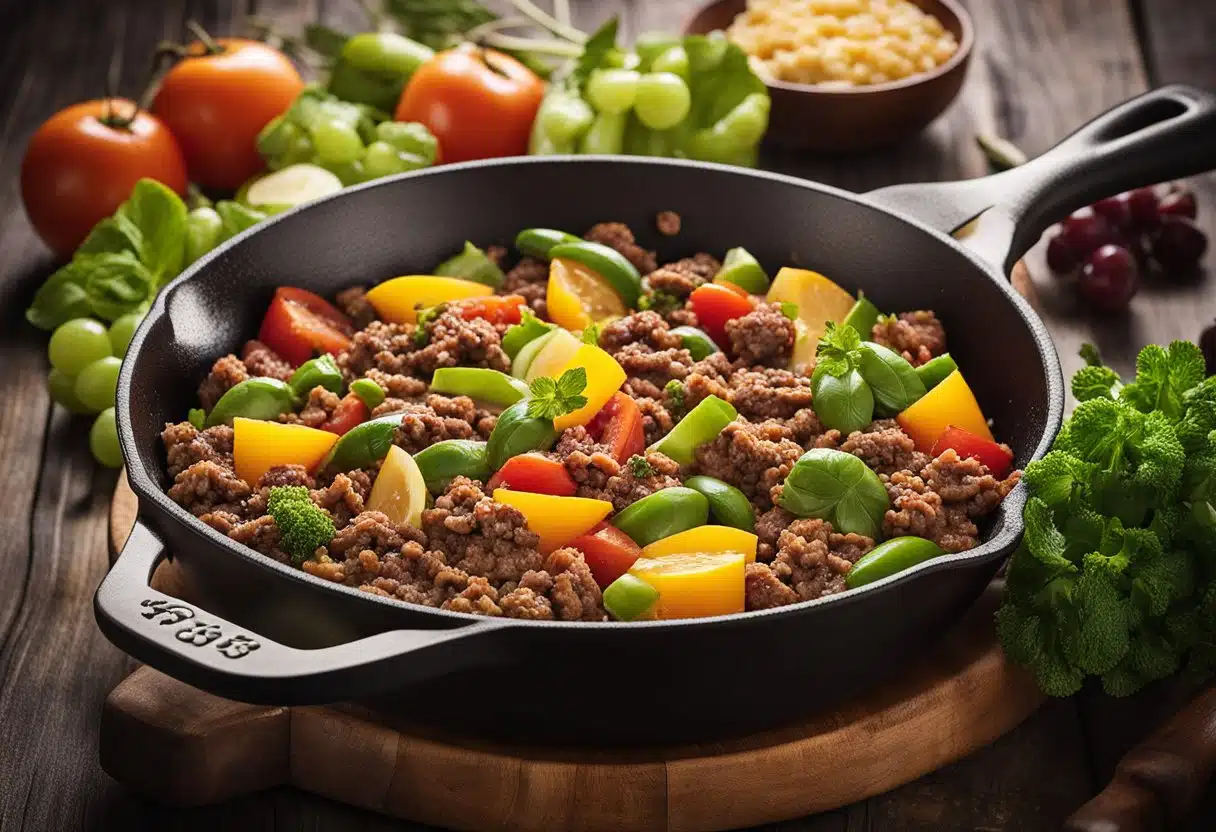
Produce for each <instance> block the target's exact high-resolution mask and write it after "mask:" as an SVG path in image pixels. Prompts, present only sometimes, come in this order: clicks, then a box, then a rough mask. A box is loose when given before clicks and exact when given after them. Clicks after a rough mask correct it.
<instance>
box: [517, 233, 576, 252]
mask: <svg viewBox="0 0 1216 832" xmlns="http://www.w3.org/2000/svg"><path fill="white" fill-rule="evenodd" d="M577 242H579V238H578V237H575V236H574V235H573V234H567V233H566V232H565V231H558V230H557V229H556V228H525V229H524V230H523V231H521V232H519V234H517V235H515V247H516V248H517V249H519V250H520V251H522V252H523V253H524V254H526V255H528V256H529V257H535V258H536V259H537V260H548V259H549V249H551V248H553V247H554V246H556V245H559V244H561V243H577Z"/></svg>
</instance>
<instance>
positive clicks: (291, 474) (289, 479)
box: [258, 465, 316, 489]
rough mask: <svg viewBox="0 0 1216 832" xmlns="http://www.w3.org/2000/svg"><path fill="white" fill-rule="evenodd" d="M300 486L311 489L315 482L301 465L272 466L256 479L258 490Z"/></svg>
mask: <svg viewBox="0 0 1216 832" xmlns="http://www.w3.org/2000/svg"><path fill="white" fill-rule="evenodd" d="M288 485H302V486H304V487H305V488H312V487H314V486H315V485H316V481H315V480H314V479H313V478H312V477H311V476H309V474H308V469H307V468H305V467H304V466H303V465H272V466H271V467H270V468H268V469H266V473H265V474H262V476H261V477H260V478H259V479H258V488H259V489H262V488H276V487H278V486H288Z"/></svg>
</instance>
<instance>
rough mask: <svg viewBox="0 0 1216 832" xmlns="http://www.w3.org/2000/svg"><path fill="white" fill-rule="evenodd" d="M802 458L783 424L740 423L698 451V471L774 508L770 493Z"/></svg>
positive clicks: (730, 427)
mask: <svg viewBox="0 0 1216 832" xmlns="http://www.w3.org/2000/svg"><path fill="white" fill-rule="evenodd" d="M800 456H802V446H800V445H798V444H797V443H795V442H793V441H792V440H791V439H790V438H789V431H788V429H786V428H784V427H783V426H782V425H780V424H776V423H773V422H764V423H760V424H756V423H753V422H748V421H745V420H741V419H740V420H736V421H734V422H731V423H730V424H729V425H727V426H726V427H725V428H724V429H723V430H722V432H721V433H720V434H718V436H717V437H716V438H715V439H714V440H713V441H712V442H707V443H706V444H704V445H702V446H701V447H699V448H697V468H698V470H699V471H700V472H701V473H702V474H706V475H708V476H711V477H717V478H718V479H720V480H722V481H723V482H728V483H730V484H731V485H733V486H735V487H736V488H738V489H739V490H740V491H742V492H743V493H744V494H745V495H746V496H747V498H748V499H749V500H751V501H752V502H754V503H755V504H756V505H757V506H760V507H761V508H766V509H767V508H769V507H770V506H772V498H771V496H770V493H769V492H770V491H771V490H772V488H773V486H775V485H778V484H779V483H782V482H784V481H785V477H786V475H787V474H789V472H790V469H791V468H792V467H794V463H795V462H797V461H798V457H800Z"/></svg>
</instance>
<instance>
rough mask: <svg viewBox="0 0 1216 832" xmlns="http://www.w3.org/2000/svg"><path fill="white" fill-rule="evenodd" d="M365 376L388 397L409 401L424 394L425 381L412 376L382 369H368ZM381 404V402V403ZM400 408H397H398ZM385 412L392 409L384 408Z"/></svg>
mask: <svg viewBox="0 0 1216 832" xmlns="http://www.w3.org/2000/svg"><path fill="white" fill-rule="evenodd" d="M365 377H366V378H368V379H370V380H372V381H374V382H376V384H378V385H380V389H381V390H383V391H384V395H385V396H387V397H388V398H387V399H385V401H388V399H397V400H398V401H407V402H408V401H411V400H414V399H420V398H422V397H423V395H425V394H426V390H427V386H428V385H427V383H426V382H425V381H423V380H422V379H420V378H414V377H413V376H405V375H400V374H392V373H386V372H384V371H383V370H368V371H367V373H366V376H365ZM382 404H383V403H382ZM399 409H400V408H398V410H399ZM384 412H385V413H393V412H394V411H392V410H386V411H384Z"/></svg>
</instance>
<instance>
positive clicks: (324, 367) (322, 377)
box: [287, 355, 342, 399]
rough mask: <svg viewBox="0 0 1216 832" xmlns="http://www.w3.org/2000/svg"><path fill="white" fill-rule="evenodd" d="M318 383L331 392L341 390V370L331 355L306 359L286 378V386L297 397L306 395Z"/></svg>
mask: <svg viewBox="0 0 1216 832" xmlns="http://www.w3.org/2000/svg"><path fill="white" fill-rule="evenodd" d="M318 385H320V386H321V387H324V388H325V389H326V390H328V391H329V392H331V393H341V392H342V371H341V370H339V369H338V365H337V364H335V363H334V359H333V356H331V355H319V356H317V357H316V358H310V359H308V360H307V361H305V362H304V363H303V364H301V365H300V366H299V367H298V368H297V369H296V371H295V372H294V373H292V374H291V378H289V379H287V386H288V387H290V388H291V392H292V393H295V395H296V398H298V399H302V398H304V397H305V396H307V395H308V393H309V391H311V390H312V388H314V387H316V386H318Z"/></svg>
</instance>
